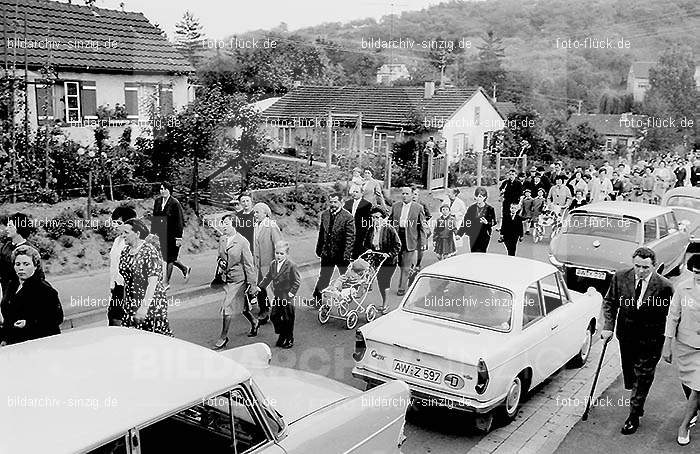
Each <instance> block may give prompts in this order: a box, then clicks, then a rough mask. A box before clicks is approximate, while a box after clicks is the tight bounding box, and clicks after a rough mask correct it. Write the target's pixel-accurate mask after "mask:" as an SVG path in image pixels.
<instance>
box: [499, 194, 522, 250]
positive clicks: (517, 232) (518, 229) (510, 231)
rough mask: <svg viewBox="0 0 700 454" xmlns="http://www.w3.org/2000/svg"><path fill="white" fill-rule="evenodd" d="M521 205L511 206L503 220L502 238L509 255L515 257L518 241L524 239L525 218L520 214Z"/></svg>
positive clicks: (512, 204)
mask: <svg viewBox="0 0 700 454" xmlns="http://www.w3.org/2000/svg"><path fill="white" fill-rule="evenodd" d="M519 210H520V205H518V204H517V203H511V204H510V212H509V213H507V214H505V215H504V216H503V219H501V238H502V239H503V244H504V245H505V246H506V250H507V251H508V255H515V248H516V247H517V246H518V241H522V239H523V218H522V217H521V216H520V215H519V214H518V211H519Z"/></svg>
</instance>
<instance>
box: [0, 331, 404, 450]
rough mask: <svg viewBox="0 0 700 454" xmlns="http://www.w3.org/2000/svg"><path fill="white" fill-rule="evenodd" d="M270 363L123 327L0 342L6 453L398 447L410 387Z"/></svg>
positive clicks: (0, 434) (262, 353)
mask: <svg viewBox="0 0 700 454" xmlns="http://www.w3.org/2000/svg"><path fill="white" fill-rule="evenodd" d="M270 358H271V354H270V348H269V347H268V346H267V345H265V344H253V345H249V346H245V347H240V348H238V349H233V350H229V351H226V352H224V353H223V354H222V353H217V352H214V351H212V350H209V349H206V348H204V347H200V346H198V345H195V344H192V343H189V342H186V341H183V340H178V339H173V338H171V337H166V336H162V335H159V334H153V333H148V332H145V331H140V330H134V329H128V328H121V327H104V328H95V329H85V330H79V331H71V332H68V333H65V334H60V335H57V336H51V337H47V338H43V339H39V340H35V341H29V342H25V343H22V344H16V345H11V346H7V347H3V348H0V364H2V373H1V374H0V389H2V390H3V392H6V393H7V398H6V399H5V398H3V400H2V402H3V404H2V406H0V421H2V424H1V425H0V452H2V453H12V454H23V453H31V454H36V453H51V454H62V453H91V454H96V453H99V454H107V453H109V454H127V453H129V454H149V453H206V454H219V453H221V454H223V453H227V454H230V453H237V454H242V453H253V452H254V453H265V454H270V453H272V454H277V453H279V454H287V453H299V454H302V453H303V454H308V453H327V452H335V453H376V452H399V444H400V442H401V441H402V440H403V438H404V437H403V426H404V420H405V413H406V409H407V406H408V403H409V392H408V387H407V385H406V384H405V383H403V382H401V381H392V382H391V383H388V384H387V385H386V386H384V387H382V388H377V389H374V390H372V391H369V392H364V393H363V392H361V391H359V390H357V389H355V388H352V387H350V386H347V385H344V384H342V383H338V382H335V381H333V380H330V379H328V378H325V377H321V376H318V375H314V374H310V373H306V372H301V371H296V370H292V369H283V368H279V367H272V366H270V365H269V361H270ZM237 360H239V361H245V362H248V363H249V364H250V365H251V368H250V369H248V368H246V367H244V366H243V365H242V364H241V362H239V361H237ZM231 416H233V417H231Z"/></svg>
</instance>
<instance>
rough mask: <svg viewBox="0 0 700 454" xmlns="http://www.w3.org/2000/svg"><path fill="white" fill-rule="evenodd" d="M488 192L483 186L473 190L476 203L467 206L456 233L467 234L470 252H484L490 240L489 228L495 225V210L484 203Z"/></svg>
mask: <svg viewBox="0 0 700 454" xmlns="http://www.w3.org/2000/svg"><path fill="white" fill-rule="evenodd" d="M487 197H488V192H487V191H486V188H484V187H483V186H479V187H477V188H476V189H475V190H474V198H475V199H476V203H474V204H473V205H471V206H470V207H469V208H467V212H466V213H465V214H464V220H463V221H462V226H461V227H460V228H459V230H458V231H457V235H459V236H462V235H465V234H466V235H469V246H470V248H471V251H472V252H486V249H488V247H489V241H491V230H492V229H493V226H494V225H496V210H494V209H493V207H492V206H491V205H489V204H487V203H486V198H487Z"/></svg>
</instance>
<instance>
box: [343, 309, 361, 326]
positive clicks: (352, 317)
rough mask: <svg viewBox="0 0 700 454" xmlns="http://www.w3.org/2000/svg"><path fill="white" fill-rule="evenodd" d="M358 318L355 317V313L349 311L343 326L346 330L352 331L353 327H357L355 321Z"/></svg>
mask: <svg viewBox="0 0 700 454" xmlns="http://www.w3.org/2000/svg"><path fill="white" fill-rule="evenodd" d="M358 319H359V317H358V316H357V311H350V312H348V315H347V317H346V318H345V326H346V327H347V328H348V329H353V328H354V327H356V326H357V320H358Z"/></svg>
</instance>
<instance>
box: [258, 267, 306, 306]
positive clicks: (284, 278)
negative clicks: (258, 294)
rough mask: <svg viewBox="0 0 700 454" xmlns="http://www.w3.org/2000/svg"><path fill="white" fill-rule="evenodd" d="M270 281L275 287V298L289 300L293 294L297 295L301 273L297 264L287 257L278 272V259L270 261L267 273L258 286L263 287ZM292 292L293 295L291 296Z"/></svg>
mask: <svg viewBox="0 0 700 454" xmlns="http://www.w3.org/2000/svg"><path fill="white" fill-rule="evenodd" d="M270 283H272V284H273V287H274V295H275V299H283V300H289V299H290V298H292V297H293V295H296V293H297V291H299V286H300V285H301V275H300V274H299V270H298V269H297V265H296V264H295V263H294V262H292V261H291V260H289V258H287V260H285V261H284V263H283V264H282V269H281V270H280V271H279V272H277V260H275V261H273V262H272V263H270V269H269V270H268V272H267V275H266V276H265V277H264V278H263V280H262V281H260V283H259V284H258V287H260V288H261V289H262V288H265V287H267V286H268V285H270ZM290 293H291V294H292V297H290V296H289V294H290Z"/></svg>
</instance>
